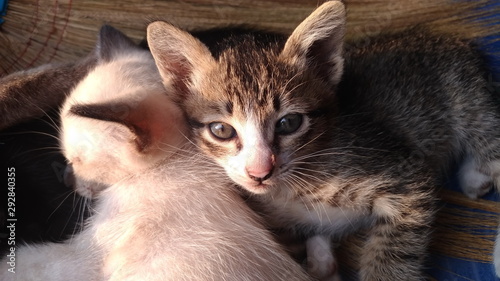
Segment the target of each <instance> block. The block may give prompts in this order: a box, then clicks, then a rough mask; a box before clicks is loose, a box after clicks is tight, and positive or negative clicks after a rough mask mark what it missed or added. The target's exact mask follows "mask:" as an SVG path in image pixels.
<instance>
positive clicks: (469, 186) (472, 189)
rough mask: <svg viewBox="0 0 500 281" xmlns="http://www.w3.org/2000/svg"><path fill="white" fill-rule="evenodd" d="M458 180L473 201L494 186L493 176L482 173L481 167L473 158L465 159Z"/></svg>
mask: <svg viewBox="0 0 500 281" xmlns="http://www.w3.org/2000/svg"><path fill="white" fill-rule="evenodd" d="M458 179H459V182H460V187H461V188H462V191H463V192H464V193H465V195H467V196H468V197H469V198H472V199H477V198H479V197H481V196H483V195H485V194H486V193H488V192H489V191H490V190H491V188H492V186H493V185H492V178H491V176H489V175H487V174H486V173H484V172H482V171H481V167H480V165H479V164H478V163H477V160H476V159H474V157H472V156H467V157H466V158H465V160H464V162H463V163H462V165H461V167H460V170H459V173H458Z"/></svg>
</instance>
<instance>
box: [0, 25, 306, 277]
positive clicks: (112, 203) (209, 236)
mask: <svg viewBox="0 0 500 281" xmlns="http://www.w3.org/2000/svg"><path fill="white" fill-rule="evenodd" d="M97 49H98V51H99V52H100V60H99V64H98V65H97V67H96V68H95V69H94V70H93V71H91V72H90V74H89V75H88V76H87V77H86V78H85V79H84V80H83V81H82V82H80V84H79V85H78V86H77V87H76V88H75V90H74V91H73V92H72V94H71V95H70V97H69V98H68V99H67V101H66V103H65V105H64V106H63V108H62V111H61V119H62V135H61V141H62V143H61V145H62V149H63V152H64V155H65V156H66V157H67V158H68V160H69V161H70V163H71V165H72V168H73V171H74V173H75V186H76V188H77V190H78V191H79V192H80V193H81V194H84V195H92V196H96V198H97V202H96V204H95V207H94V209H95V212H94V213H95V214H94V215H93V216H92V217H91V218H90V220H89V222H88V226H87V228H86V229H85V230H83V231H82V232H81V233H79V234H78V235H77V236H75V237H74V238H72V239H71V240H69V241H67V242H66V243H63V244H45V245H39V246H36V245H35V246H25V247H20V248H18V249H17V252H16V259H17V260H16V269H15V270H16V273H15V274H12V273H10V272H8V271H7V267H8V264H7V263H6V261H5V260H3V261H2V264H1V268H0V269H1V273H0V274H2V275H1V278H0V279H2V280H61V281H62V280H64V281H66V280H120V281H121V280H172V281H174V280H175V281H177V280H297V281H299V280H309V277H308V276H307V275H306V274H305V272H304V271H303V270H302V269H301V267H300V266H299V265H298V264H297V263H296V262H295V261H293V260H292V259H291V258H290V256H289V255H288V254H287V253H285V252H284V251H283V250H282V249H281V247H280V246H279V245H278V244H277V243H276V242H274V240H273V239H272V237H271V234H270V233H269V232H268V231H267V230H266V229H265V228H264V227H263V226H262V224H261V223H260V222H259V218H258V217H257V216H256V215H255V214H254V213H253V212H252V211H251V210H250V209H249V207H248V206H246V205H245V204H244V202H243V200H242V199H241V198H240V197H239V195H238V194H237V193H236V192H235V191H234V190H232V188H231V184H230V182H229V180H227V179H226V176H225V175H224V174H223V172H222V171H219V168H218V167H217V166H216V165H214V164H213V163H212V162H210V161H207V159H206V158H205V157H204V156H202V155H201V154H199V153H198V152H196V149H195V147H194V146H193V145H192V144H191V143H186V140H185V138H184V135H183V133H185V131H186V130H185V121H184V119H183V116H182V113H181V111H180V110H179V109H178V108H177V106H176V105H175V104H173V102H171V101H170V98H169V97H168V95H167V94H166V93H165V89H164V86H163V85H162V83H161V79H160V76H159V74H158V71H157V69H156V66H155V64H154V61H153V59H152V57H151V55H150V54H149V53H148V52H145V51H142V50H138V49H136V48H135V46H133V44H132V43H131V42H129V40H128V39H127V38H125V37H124V36H123V35H120V34H119V33H117V32H116V31H114V30H112V29H109V28H104V29H103V30H102V31H101V42H100V44H99V46H98V48H97Z"/></svg>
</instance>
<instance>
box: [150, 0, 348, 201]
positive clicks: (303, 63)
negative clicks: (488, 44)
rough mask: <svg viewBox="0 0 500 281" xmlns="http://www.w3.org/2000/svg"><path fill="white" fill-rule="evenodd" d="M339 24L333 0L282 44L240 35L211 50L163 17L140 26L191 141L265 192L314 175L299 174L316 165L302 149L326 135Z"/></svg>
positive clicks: (340, 10)
mask: <svg viewBox="0 0 500 281" xmlns="http://www.w3.org/2000/svg"><path fill="white" fill-rule="evenodd" d="M344 26H345V10H344V6H343V4H342V3H340V2H337V1H332V2H327V3H325V4H323V5H322V6H320V7H319V8H318V9H317V10H316V11H314V12H313V13H312V14H311V15H310V16H309V17H308V18H307V19H305V20H304V21H303V22H302V23H301V24H300V25H299V26H298V27H297V28H296V29H295V31H294V32H293V33H292V34H291V36H290V37H289V38H288V39H287V40H286V42H285V43H284V44H283V42H279V40H276V42H271V43H264V42H256V41H255V40H254V37H252V36H243V37H241V38H240V39H239V40H240V42H239V43H236V44H235V43H234V42H232V44H231V47H228V48H227V49H226V50H224V51H222V52H221V53H219V54H217V55H215V56H214V55H212V54H211V53H210V51H209V50H208V48H207V47H206V46H205V45H203V44H202V43H201V42H200V41H199V40H197V39H195V38H194V37H192V36H191V35H190V34H188V33H186V32H184V31H182V30H180V29H178V28H176V27H174V26H172V25H169V24H167V23H163V22H155V23H152V24H151V25H150V26H149V27H148V42H149V45H150V48H151V52H152V53H153V56H154V58H155V60H156V63H157V65H158V68H159V70H160V73H161V74H162V76H163V78H164V81H165V82H166V83H168V84H172V85H174V87H175V88H176V90H177V93H178V94H179V95H178V101H179V102H180V103H181V104H182V106H183V109H184V110H185V112H186V114H187V115H188V118H189V121H190V124H191V126H192V128H193V131H194V136H195V137H196V139H197V143H198V145H199V146H200V147H201V148H202V149H203V150H204V151H205V152H206V153H207V154H208V155H210V156H212V157H213V158H214V159H215V160H216V161H217V162H218V163H219V164H220V165H222V166H223V167H224V168H225V170H226V172H227V174H228V175H229V176H230V177H231V178H232V179H233V180H234V181H235V182H236V183H238V184H239V185H241V186H243V187H245V188H246V189H248V190H250V191H252V192H255V193H266V192H269V191H270V190H272V189H273V187H274V186H277V185H280V186H282V185H285V186H287V185H288V186H294V185H297V184H298V185H301V184H303V183H304V182H305V181H313V180H316V179H314V178H307V177H304V176H302V175H304V174H307V170H308V169H313V167H318V166H320V165H321V164H320V163H316V164H315V165H312V164H313V163H312V162H313V161H318V160H317V158H316V160H313V158H312V157H311V156H310V155H311V153H313V152H314V151H317V150H318V149H320V148H322V147H325V146H326V144H325V142H327V139H328V137H327V135H328V133H329V132H328V131H326V130H327V128H328V127H331V124H329V123H330V122H332V116H333V112H332V110H334V106H333V105H334V101H335V88H336V85H337V84H338V82H339V80H340V77H341V75H342V69H343V58H342V49H343V44H342V42H343V36H344V32H345V31H344V29H345V27H344ZM171 73H174V74H175V75H173V76H172V75H171ZM317 180H319V178H317Z"/></svg>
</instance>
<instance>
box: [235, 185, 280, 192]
mask: <svg viewBox="0 0 500 281" xmlns="http://www.w3.org/2000/svg"><path fill="white" fill-rule="evenodd" d="M240 185H241V186H243V187H244V188H245V189H246V190H248V191H250V192H252V193H255V194H266V193H269V192H270V190H271V188H272V186H271V185H269V184H265V183H261V184H248V183H246V184H240Z"/></svg>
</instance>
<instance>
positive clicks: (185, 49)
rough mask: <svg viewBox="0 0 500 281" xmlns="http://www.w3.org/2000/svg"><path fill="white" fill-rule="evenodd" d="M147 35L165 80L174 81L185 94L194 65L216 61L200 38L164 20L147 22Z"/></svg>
mask: <svg viewBox="0 0 500 281" xmlns="http://www.w3.org/2000/svg"><path fill="white" fill-rule="evenodd" d="M147 39H148V44H149V48H150V50H151V53H152V54H153V57H154V59H155V61H156V66H157V67H158V69H159V71H160V74H161V76H162V78H163V82H164V84H165V85H174V87H175V90H176V91H178V92H179V93H181V94H184V95H185V94H187V84H186V83H188V82H187V81H188V80H189V77H190V76H191V75H192V74H193V71H194V70H195V68H197V67H210V66H211V65H213V64H215V60H214V58H213V57H212V54H211V53H210V51H209V50H208V48H207V47H206V46H205V45H204V44H203V43H202V42H200V41H199V40H198V39H196V38H194V37H193V36H192V35H191V34H189V33H188V32H186V31H183V30H181V29H179V28H177V27H175V26H173V25H171V24H168V23H166V22H161V21H157V22H153V23H151V24H149V26H148V31H147ZM172 79H173V81H172Z"/></svg>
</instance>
